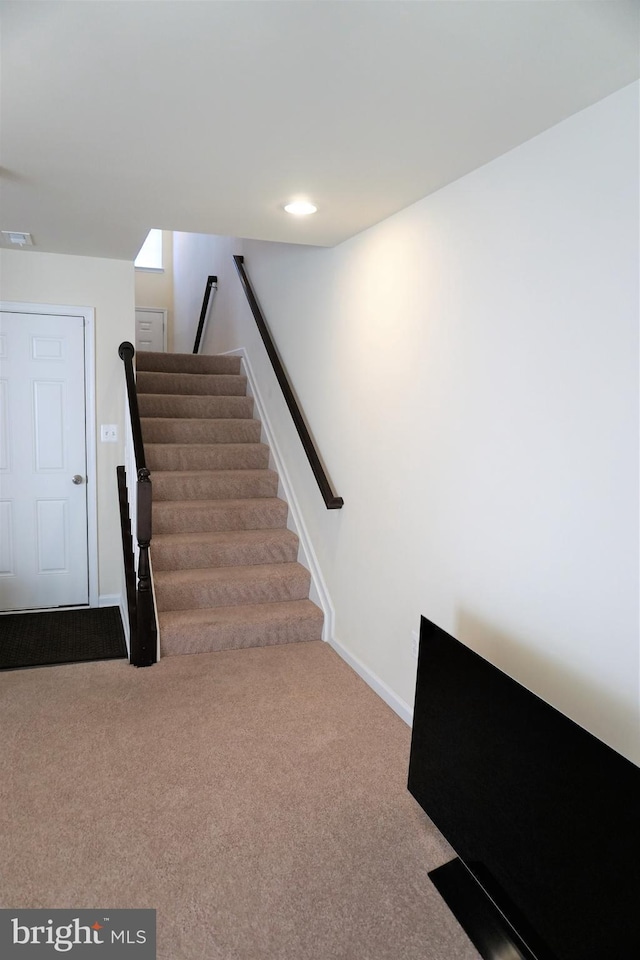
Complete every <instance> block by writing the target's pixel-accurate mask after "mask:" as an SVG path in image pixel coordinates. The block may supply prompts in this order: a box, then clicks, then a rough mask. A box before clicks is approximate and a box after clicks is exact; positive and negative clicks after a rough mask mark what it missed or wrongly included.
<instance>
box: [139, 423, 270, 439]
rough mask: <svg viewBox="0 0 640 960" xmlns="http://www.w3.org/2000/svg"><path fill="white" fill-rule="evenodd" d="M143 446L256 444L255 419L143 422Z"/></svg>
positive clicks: (258, 424)
mask: <svg viewBox="0 0 640 960" xmlns="http://www.w3.org/2000/svg"><path fill="white" fill-rule="evenodd" d="M142 437H143V440H144V442H145V443H202V444H209V443H259V442H260V423H259V422H258V421H257V420H240V419H238V420H233V419H230V420H143V421H142Z"/></svg>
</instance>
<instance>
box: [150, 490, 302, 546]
mask: <svg viewBox="0 0 640 960" xmlns="http://www.w3.org/2000/svg"><path fill="white" fill-rule="evenodd" d="M288 513H289V507H288V506H287V504H286V503H285V501H284V500H281V499H280V498H279V497H251V498H250V497H248V498H247V499H246V500H237V499H233V500H166V501H164V502H158V501H154V503H153V521H152V522H153V536H154V539H155V537H156V535H157V534H160V533H190V532H197V531H203V532H204V531H214V530H255V529H258V528H264V527H269V528H274V527H286V525H287V515H288Z"/></svg>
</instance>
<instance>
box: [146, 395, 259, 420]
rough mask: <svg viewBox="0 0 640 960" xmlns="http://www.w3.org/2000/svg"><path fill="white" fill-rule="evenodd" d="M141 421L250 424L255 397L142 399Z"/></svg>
mask: <svg viewBox="0 0 640 960" xmlns="http://www.w3.org/2000/svg"><path fill="white" fill-rule="evenodd" d="M138 407H139V409H140V416H141V417H181V418H182V417H185V418H188V419H197V420H201V419H206V420H215V419H217V418H219V419H222V418H224V419H228V418H230V417H232V418H235V419H242V420H250V419H251V417H252V416H253V399H252V398H251V397H192V396H189V397H187V396H182V397H181V396H177V395H174V396H171V395H163V394H158V393H141V394H139V395H138Z"/></svg>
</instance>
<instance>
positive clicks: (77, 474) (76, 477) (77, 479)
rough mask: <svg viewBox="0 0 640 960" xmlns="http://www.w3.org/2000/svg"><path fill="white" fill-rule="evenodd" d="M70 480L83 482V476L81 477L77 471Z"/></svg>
mask: <svg viewBox="0 0 640 960" xmlns="http://www.w3.org/2000/svg"><path fill="white" fill-rule="evenodd" d="M71 482H72V483H83V482H84V477H81V476H80V474H79V473H76V475H75V476H74V477H71Z"/></svg>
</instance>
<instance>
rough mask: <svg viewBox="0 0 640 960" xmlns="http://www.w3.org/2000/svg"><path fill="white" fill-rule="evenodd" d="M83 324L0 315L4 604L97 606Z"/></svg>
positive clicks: (0, 597) (0, 605)
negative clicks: (92, 592) (91, 578)
mask: <svg viewBox="0 0 640 960" xmlns="http://www.w3.org/2000/svg"><path fill="white" fill-rule="evenodd" d="M84 371H85V363H84V321H83V318H82V317H73V316H68V317H62V316H45V315H38V314H26V313H6V312H2V313H1V314H0V610H24V609H30V608H39V607H56V606H71V605H81V604H86V603H88V602H89V586H88V548H87V484H86V480H87V477H86V473H87V457H86V431H85V383H84V377H85V375H84Z"/></svg>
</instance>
